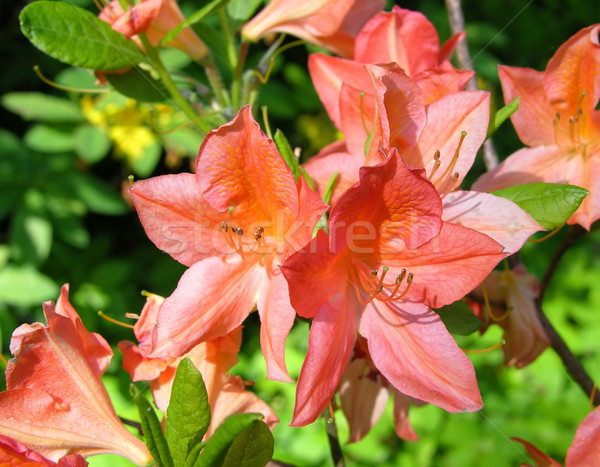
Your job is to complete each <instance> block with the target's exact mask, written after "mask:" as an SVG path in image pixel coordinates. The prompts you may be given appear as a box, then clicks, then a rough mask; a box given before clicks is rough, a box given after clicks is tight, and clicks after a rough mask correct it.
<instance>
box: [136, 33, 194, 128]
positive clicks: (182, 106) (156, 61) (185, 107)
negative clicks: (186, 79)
mask: <svg viewBox="0 0 600 467" xmlns="http://www.w3.org/2000/svg"><path fill="white" fill-rule="evenodd" d="M138 37H139V38H140V40H141V41H142V44H143V46H144V49H145V50H146V53H147V54H148V56H149V57H150V60H152V64H153V65H154V68H155V69H156V71H157V72H158V76H159V77H160V79H161V81H162V83H163V84H164V86H165V87H166V88H167V91H169V94H170V95H171V98H172V99H173V101H175V104H176V107H177V108H178V110H180V111H181V112H183V113H184V114H185V116H186V117H187V118H189V119H190V120H191V121H192V122H195V121H196V120H197V119H198V114H197V113H196V112H195V111H194V109H192V107H191V106H190V104H189V103H188V101H186V100H185V98H184V97H183V95H182V94H181V92H180V91H179V89H178V88H177V86H175V83H174V82H173V80H172V79H171V75H170V74H169V72H168V71H167V69H166V68H165V66H164V64H163V62H162V60H161V59H160V57H159V56H158V52H157V51H156V49H155V48H154V47H153V46H152V45H151V44H150V41H149V40H148V38H147V37H146V34H145V33H141V34H139V35H138Z"/></svg>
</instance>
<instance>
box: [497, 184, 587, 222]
mask: <svg viewBox="0 0 600 467" xmlns="http://www.w3.org/2000/svg"><path fill="white" fill-rule="evenodd" d="M492 193H493V194H494V195H496V196H500V197H502V198H506V199H509V200H511V201H513V202H514V203H516V204H517V205H519V207H520V208H521V209H523V210H525V211H527V212H528V213H529V215H530V216H531V217H533V218H534V219H535V220H536V221H538V222H539V223H540V225H542V226H543V227H544V228H546V229H548V230H553V229H556V228H558V227H560V226H561V225H563V224H564V223H565V222H567V221H568V220H569V218H570V217H571V216H572V215H573V213H574V212H575V211H577V209H578V208H579V206H580V205H581V202H582V201H583V199H584V198H585V197H586V196H587V195H588V194H589V192H588V191H587V190H586V189H585V188H581V187H578V186H573V185H561V184H558V183H542V182H536V183H531V184H528V185H516V186H511V187H509V188H505V189H504V190H496V191H494V192H492Z"/></svg>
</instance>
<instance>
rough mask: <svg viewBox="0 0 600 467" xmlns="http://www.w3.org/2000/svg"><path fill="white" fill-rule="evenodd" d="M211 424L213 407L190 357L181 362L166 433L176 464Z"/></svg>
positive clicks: (179, 463) (174, 382) (176, 376)
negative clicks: (211, 408) (211, 407)
mask: <svg viewBox="0 0 600 467" xmlns="http://www.w3.org/2000/svg"><path fill="white" fill-rule="evenodd" d="M209 425H210V406H209V405H208V395H207V394H206V387H205V386H204V381H203V380H202V375H201V374H200V372H199V371H198V370H197V369H196V367H195V366H194V364H193V363H192V361H191V360H190V359H189V358H184V359H183V360H181V362H179V365H178V367H177V373H176V374H175V380H174V381H173V389H172V391H171V399H170V401H169V408H168V409H167V423H166V427H165V435H166V438H167V443H168V444H169V449H170V450H171V453H172V455H173V461H174V462H175V465H184V464H185V460H186V459H187V457H188V454H189V453H190V451H191V450H192V448H193V447H194V446H196V445H197V444H198V443H199V442H201V441H202V437H203V436H204V434H205V433H206V430H208V426H209Z"/></svg>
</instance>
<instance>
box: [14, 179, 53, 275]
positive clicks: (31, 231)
mask: <svg viewBox="0 0 600 467" xmlns="http://www.w3.org/2000/svg"><path fill="white" fill-rule="evenodd" d="M10 245H11V248H12V251H13V255H14V258H15V259H16V260H17V261H19V262H21V263H30V264H32V265H36V266H37V265H39V264H41V263H43V262H44V261H45V260H46V259H47V258H48V255H50V249H51V248H52V224H51V223H50V219H49V217H48V213H47V212H46V209H45V200H44V195H43V194H42V193H41V192H39V191H37V190H35V189H33V188H31V189H29V190H28V191H27V192H26V193H25V196H24V197H23V202H22V204H21V206H20V207H19V209H18V210H17V212H16V214H15V216H14V217H13V219H12V223H11V229H10Z"/></svg>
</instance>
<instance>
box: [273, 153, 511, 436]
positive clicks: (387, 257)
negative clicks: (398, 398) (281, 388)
mask: <svg viewBox="0 0 600 467" xmlns="http://www.w3.org/2000/svg"><path fill="white" fill-rule="evenodd" d="M441 214H442V204H441V199H440V197H439V195H438V194H437V191H436V190H435V187H434V186H433V185H432V184H431V183H430V182H428V181H427V180H425V179H424V178H423V171H422V170H417V169H409V168H407V167H406V166H405V165H404V164H403V163H402V161H401V160H400V159H399V156H398V153H397V151H396V150H395V149H393V150H392V151H391V153H390V156H389V157H388V158H387V159H386V161H385V162H384V163H383V164H381V165H378V166H373V167H363V168H361V169H360V181H359V183H358V184H356V185H355V186H354V187H352V188H351V189H349V190H347V191H346V192H345V193H344V194H343V195H342V196H341V197H340V198H339V199H338V201H337V202H336V203H335V205H334V206H333V208H332V211H331V215H330V218H329V232H330V237H329V238H328V236H327V235H326V234H325V233H324V232H323V231H321V230H320V231H319V232H318V233H317V236H316V238H314V239H313V241H312V242H311V244H310V245H308V246H307V247H306V248H304V249H303V250H301V251H299V252H298V253H296V254H294V255H292V256H291V257H289V258H288V259H287V260H286V262H285V263H284V264H283V266H282V270H283V272H284V275H285V277H286V279H287V280H288V283H289V288H290V298H291V302H292V304H293V306H294V308H295V309H296V311H297V312H298V314H299V315H301V316H303V317H305V318H313V321H312V326H311V330H310V337H309V348H308V354H307V356H306V359H305V361H304V364H303V366H302V370H301V372H300V377H299V379H298V388H297V392H296V406H295V410H294V416H293V419H292V425H293V426H302V425H306V424H308V423H311V422H312V421H314V420H315V418H316V417H317V416H318V414H319V413H320V412H321V411H322V410H323V409H324V408H325V407H326V405H327V404H328V401H329V400H330V399H331V397H332V395H333V393H334V392H335V390H336V388H337V386H338V383H339V382H340V378H341V376H342V373H343V372H344V370H345V369H346V366H347V364H348V362H349V361H350V358H351V356H352V350H353V348H354V344H355V342H356V336H357V333H359V334H360V335H361V336H363V337H364V338H365V339H366V340H367V345H368V350H369V354H370V356H371V358H372V360H373V363H374V365H375V367H376V368H377V369H378V371H379V372H380V373H381V374H382V375H383V376H384V377H385V378H386V379H387V380H388V381H389V382H390V384H391V385H392V386H393V387H394V388H396V389H397V390H398V391H401V392H402V393H404V394H406V395H408V396H411V397H415V398H418V399H421V400H424V401H427V402H431V403H434V404H436V405H438V406H440V407H442V408H444V409H446V410H448V411H452V412H455V411H463V410H478V409H479V408H480V407H481V400H480V396H479V392H478V390H477V382H476V379H475V373H474V371H473V367H472V365H471V362H470V361H469V359H468V358H467V357H466V356H465V355H464V353H463V352H462V351H461V350H460V349H459V348H458V347H457V346H456V343H455V342H454V340H453V339H452V337H451V336H450V334H448V332H447V330H446V328H445V326H444V325H443V324H442V322H441V321H440V319H439V317H438V315H437V314H435V313H434V312H433V311H431V310H430V308H429V307H435V308H438V307H441V306H444V305H446V304H449V303H452V302H454V301H455V300H458V299H459V298H461V297H463V296H464V295H465V294H466V293H467V292H469V291H470V290H472V289H473V288H475V286H477V284H479V282H481V281H482V280H483V279H484V278H485V277H486V275H487V274H488V273H489V272H490V271H491V270H492V269H493V268H494V266H495V265H496V264H497V263H498V261H500V259H501V258H503V257H504V253H502V246H501V245H499V244H498V243H496V242H495V241H493V240H492V239H490V238H489V237H487V236H486V235H483V234H480V233H479V232H476V231H474V230H471V229H468V228H465V227H461V226H458V225H454V224H450V223H447V222H443V221H442V219H441Z"/></svg>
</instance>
